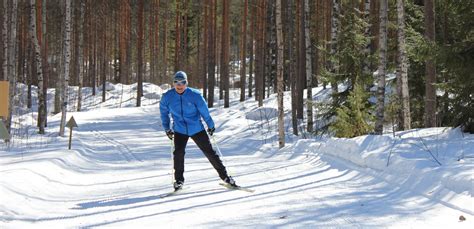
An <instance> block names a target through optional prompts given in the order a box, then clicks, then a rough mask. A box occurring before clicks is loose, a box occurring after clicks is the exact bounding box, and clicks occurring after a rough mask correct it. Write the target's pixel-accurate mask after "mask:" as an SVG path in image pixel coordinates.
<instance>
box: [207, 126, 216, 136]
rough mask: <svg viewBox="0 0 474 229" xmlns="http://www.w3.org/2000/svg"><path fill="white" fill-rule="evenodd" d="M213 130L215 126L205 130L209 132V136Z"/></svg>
mask: <svg viewBox="0 0 474 229" xmlns="http://www.w3.org/2000/svg"><path fill="white" fill-rule="evenodd" d="M214 131H216V128H214V127H212V128H209V129H207V132H208V133H209V135H210V136H212V135H213V134H214Z"/></svg>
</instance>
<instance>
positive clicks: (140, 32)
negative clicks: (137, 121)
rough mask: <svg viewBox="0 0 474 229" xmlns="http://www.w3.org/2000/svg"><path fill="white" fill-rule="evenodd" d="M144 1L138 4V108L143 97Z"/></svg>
mask: <svg viewBox="0 0 474 229" xmlns="http://www.w3.org/2000/svg"><path fill="white" fill-rule="evenodd" d="M143 1H144V0H139V2H138V15H137V16H138V22H137V24H138V41H137V46H138V47H137V62H138V65H137V70H138V74H137V77H138V85H137V107H139V106H141V101H142V95H143V8H144V6H143V5H144V2H143Z"/></svg>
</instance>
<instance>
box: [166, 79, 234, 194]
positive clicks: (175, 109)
mask: <svg viewBox="0 0 474 229" xmlns="http://www.w3.org/2000/svg"><path fill="white" fill-rule="evenodd" d="M187 83H188V82H187V76H186V73H185V72H183V71H178V72H176V73H175V75H174V88H172V89H170V90H168V91H167V92H166V93H164V94H163V97H162V98H161V101H160V113H161V122H162V124H163V128H164V129H165V131H166V135H167V136H168V138H169V139H170V140H172V141H173V140H174V147H175V148H174V152H173V163H174V164H173V166H174V182H173V186H174V189H175V190H176V191H177V190H179V189H181V188H182V187H183V184H184V176H183V173H184V155H185V148H186V144H187V142H188V139H189V138H192V139H193V141H194V142H195V143H196V145H197V146H198V147H199V149H201V150H202V152H203V153H204V155H206V157H207V159H208V160H209V162H211V164H212V166H213V167H214V169H216V171H217V173H218V174H219V177H220V178H221V179H222V180H223V181H224V182H225V183H227V184H229V185H231V186H234V187H236V186H237V185H236V184H235V181H234V179H232V177H230V176H229V175H228V174H227V171H226V168H225V167H224V165H223V164H222V161H221V159H220V158H219V155H217V153H216V151H214V149H213V148H212V145H211V142H210V141H209V136H208V135H207V133H208V134H209V135H210V136H212V135H213V134H214V131H215V126H214V121H213V120H212V118H211V115H210V114H209V109H208V108H207V103H206V101H205V100H204V97H203V96H202V95H201V93H200V92H199V91H198V90H197V89H194V88H190V87H187ZM170 114H171V117H173V125H172V128H170V117H169V115H170ZM201 117H202V119H203V120H204V121H205V122H206V124H207V127H208V129H207V133H206V131H205V129H204V125H203V124H202V122H201Z"/></svg>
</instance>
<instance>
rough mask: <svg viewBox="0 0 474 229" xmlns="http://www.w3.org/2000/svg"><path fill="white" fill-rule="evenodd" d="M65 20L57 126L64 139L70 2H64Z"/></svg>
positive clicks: (69, 39)
mask: <svg viewBox="0 0 474 229" xmlns="http://www.w3.org/2000/svg"><path fill="white" fill-rule="evenodd" d="M65 3H66V8H65V10H66V20H65V25H64V26H65V31H64V51H63V52H64V67H63V69H64V75H63V76H62V78H61V81H62V82H61V86H62V88H61V123H60V126H59V136H61V137H64V128H65V126H66V112H67V101H68V88H69V65H70V62H71V0H66V2H65Z"/></svg>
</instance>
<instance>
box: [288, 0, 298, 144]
mask: <svg viewBox="0 0 474 229" xmlns="http://www.w3.org/2000/svg"><path fill="white" fill-rule="evenodd" d="M293 9H294V4H293V0H288V11H287V12H288V15H287V18H288V24H289V25H290V26H289V30H288V33H289V35H288V37H289V39H288V49H289V56H288V59H289V62H290V63H289V69H290V70H289V72H290V75H289V76H288V77H289V78H290V90H291V124H292V127H293V134H294V135H298V118H297V115H296V110H297V99H296V81H297V79H296V77H297V73H296V71H295V60H296V52H295V51H294V50H295V46H296V45H295V42H294V35H295V30H294V24H295V23H294V15H293Z"/></svg>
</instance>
